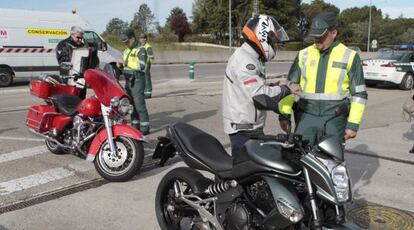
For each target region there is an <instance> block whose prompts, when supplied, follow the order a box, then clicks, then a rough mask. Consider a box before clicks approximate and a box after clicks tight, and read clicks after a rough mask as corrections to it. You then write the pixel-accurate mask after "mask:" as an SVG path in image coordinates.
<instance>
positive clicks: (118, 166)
mask: <svg viewBox="0 0 414 230" xmlns="http://www.w3.org/2000/svg"><path fill="white" fill-rule="evenodd" d="M114 142H115V148H116V149H117V156H116V157H114V156H112V155H111V153H110V148H109V144H108V141H105V142H104V143H103V144H102V146H101V148H100V150H99V153H98V155H97V156H96V159H95V168H96V171H98V173H99V175H100V176H102V177H103V178H105V179H106V180H108V181H111V182H124V181H127V180H129V179H131V178H132V177H133V176H135V175H136V174H137V173H138V172H139V170H140V169H141V166H142V163H143V161H144V154H145V153H144V146H143V145H142V143H141V142H139V141H137V140H135V139H132V138H129V137H123V136H119V137H117V138H116V139H115V140H114Z"/></svg>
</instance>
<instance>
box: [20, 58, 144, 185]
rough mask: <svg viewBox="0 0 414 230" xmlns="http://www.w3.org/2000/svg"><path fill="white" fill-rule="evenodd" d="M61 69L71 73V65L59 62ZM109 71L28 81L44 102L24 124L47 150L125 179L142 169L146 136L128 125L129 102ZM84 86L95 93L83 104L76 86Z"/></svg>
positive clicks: (111, 177) (33, 107)
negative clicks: (77, 159)
mask: <svg viewBox="0 0 414 230" xmlns="http://www.w3.org/2000/svg"><path fill="white" fill-rule="evenodd" d="M79 52H81V51H79ZM84 56H87V54H85V55H84ZM61 67H62V68H64V69H67V70H70V69H73V64H72V63H62V65H61ZM80 69H82V68H80ZM75 72H76V71H75ZM81 72H82V71H81ZM113 73H114V71H113V69H112V66H111V65H109V64H107V65H105V67H104V68H103V69H87V70H86V71H84V72H82V73H74V74H70V75H69V76H55V75H46V76H45V77H44V78H42V79H36V80H31V82H30V92H31V94H32V95H35V96H37V97H38V98H41V99H43V100H44V102H45V104H40V105H31V106H30V107H29V109H28V111H27V116H26V126H27V127H28V128H29V130H30V131H32V132H33V133H35V134H37V135H40V136H42V137H44V138H45V142H46V146H47V148H48V149H49V150H50V152H52V153H54V154H64V153H74V154H76V155H79V156H81V157H83V158H85V159H86V160H88V161H91V162H94V164H95V168H96V170H97V171H98V173H99V174H100V175H101V176H102V177H103V178H105V179H107V180H109V181H126V180H129V179H130V178H132V177H133V176H134V175H136V174H137V173H138V171H139V169H140V168H141V166H142V163H143V159H144V148H143V142H144V137H143V135H142V134H141V133H140V132H139V131H138V130H136V129H135V128H133V127H132V126H130V125H128V124H127V121H126V119H125V116H126V115H128V114H129V113H130V112H131V110H132V108H131V104H130V98H129V96H128V95H127V93H126V92H125V90H124V89H123V88H122V87H121V85H120V84H119V82H118V81H117V79H116V78H115V76H114V74H113ZM71 82H72V83H71ZM85 83H86V84H88V85H89V86H90V88H91V89H92V90H93V91H94V93H95V95H93V96H91V97H87V98H86V99H83V100H82V99H81V98H79V95H80V92H81V89H80V88H82V87H85ZM79 85H80V86H81V87H80V88H79V87H78V86H79Z"/></svg>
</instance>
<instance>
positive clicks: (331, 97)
mask: <svg viewBox="0 0 414 230" xmlns="http://www.w3.org/2000/svg"><path fill="white" fill-rule="evenodd" d="M299 96H300V97H301V98H303V99H309V100H318V101H340V100H343V99H345V98H347V97H349V94H328V93H301V94H299Z"/></svg>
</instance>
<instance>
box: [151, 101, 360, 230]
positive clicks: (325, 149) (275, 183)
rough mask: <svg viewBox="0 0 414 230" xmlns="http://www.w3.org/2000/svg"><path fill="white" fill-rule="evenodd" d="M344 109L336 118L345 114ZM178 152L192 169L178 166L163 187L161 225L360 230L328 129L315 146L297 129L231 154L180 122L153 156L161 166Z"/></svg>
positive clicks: (337, 146) (217, 229)
mask: <svg viewBox="0 0 414 230" xmlns="http://www.w3.org/2000/svg"><path fill="white" fill-rule="evenodd" d="M253 99H254V102H255V105H256V107H257V108H258V109H261V110H272V109H271V108H277V101H275V100H274V99H272V98H270V97H268V96H266V95H259V96H256V97H254V98H253ZM345 107H346V106H345ZM345 107H339V108H338V109H337V111H336V114H335V116H333V117H332V118H331V119H333V118H335V117H337V116H344V115H346V113H347V112H348V108H347V107H346V108H345ZM328 121H329V120H328ZM328 121H327V122H328ZM327 122H326V123H327ZM326 123H325V126H326ZM176 153H178V154H179V155H180V156H181V157H182V159H183V160H184V162H185V163H186V164H187V165H188V166H189V167H181V168H175V169H173V170H171V171H170V172H168V173H167V174H166V175H165V176H164V178H163V179H162V180H161V182H160V184H159V186H158V189H157V194H156V199H155V210H156V215H157V219H158V223H159V225H160V227H161V229H174V230H175V229H192V230H195V229H200V230H213V229H214V230H224V229H226V230H251V229H359V228H357V227H356V226H355V225H352V224H345V205H346V204H347V203H349V202H350V201H351V199H352V197H351V195H352V194H351V188H350V179H349V175H348V171H347V168H346V165H345V161H344V152H343V145H342V143H340V142H339V141H338V138H337V137H335V136H332V135H326V134H325V133H324V134H322V135H321V137H320V139H319V141H318V143H317V144H316V145H314V146H311V145H308V144H306V143H304V142H303V141H302V138H301V136H300V135H297V134H293V133H288V134H287V135H286V134H285V135H283V134H279V135H277V136H270V135H265V136H260V137H257V139H252V140H249V141H248V142H246V144H245V146H244V148H243V150H241V151H233V157H232V156H230V155H229V154H227V152H226V151H225V149H224V148H223V146H222V145H221V144H220V142H219V141H218V140H217V139H216V138H214V137H213V136H211V135H209V134H207V133H205V132H203V131H201V130H199V129H197V128H195V127H193V126H191V125H189V124H186V123H175V124H173V125H170V126H169V127H168V128H167V136H166V137H159V143H158V145H157V147H156V150H155V152H154V156H153V158H160V159H161V160H160V165H161V166H162V165H163V164H164V163H165V162H166V161H167V160H168V159H169V158H171V157H173V156H174V155H175V154H176ZM197 170H201V171H208V172H210V173H212V174H214V180H213V179H209V178H207V177H205V176H203V175H202V174H201V173H200V172H199V171H197Z"/></svg>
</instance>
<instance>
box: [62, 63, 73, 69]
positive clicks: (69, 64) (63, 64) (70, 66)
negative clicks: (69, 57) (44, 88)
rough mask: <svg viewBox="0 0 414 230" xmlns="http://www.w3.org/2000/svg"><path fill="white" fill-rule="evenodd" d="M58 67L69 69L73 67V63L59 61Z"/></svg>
mask: <svg viewBox="0 0 414 230" xmlns="http://www.w3.org/2000/svg"><path fill="white" fill-rule="evenodd" d="M60 68H61V69H64V70H71V69H72V68H73V64H72V63H71V62H62V63H60Z"/></svg>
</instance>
